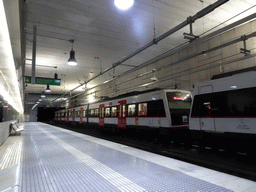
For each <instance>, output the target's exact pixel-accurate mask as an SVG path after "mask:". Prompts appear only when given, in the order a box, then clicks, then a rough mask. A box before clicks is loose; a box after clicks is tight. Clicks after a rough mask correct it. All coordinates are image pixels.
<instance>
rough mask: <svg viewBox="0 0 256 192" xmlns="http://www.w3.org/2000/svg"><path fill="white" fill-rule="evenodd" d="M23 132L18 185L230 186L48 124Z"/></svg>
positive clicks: (32, 188) (162, 188)
mask: <svg viewBox="0 0 256 192" xmlns="http://www.w3.org/2000/svg"><path fill="white" fill-rule="evenodd" d="M39 125H40V126H39ZM37 126H39V128H38V127H37ZM42 130H43V131H42ZM23 134H24V158H23V171H22V185H21V191H142V190H143V191H193V192H194V191H218V192H219V191H223V192H226V191H227V192H228V191H230V190H227V189H225V188H222V187H219V186H217V185H214V184H211V183H208V182H205V181H202V180H200V179H197V178H194V177H191V176H187V175H185V174H183V173H180V172H178V171H175V170H172V169H168V168H165V167H163V166H159V165H156V164H153V163H150V162H148V161H145V160H143V159H140V158H136V157H133V156H131V155H128V154H125V153H122V152H119V151H116V150H113V149H110V148H107V147H105V146H102V145H99V144H95V143H94V142H91V141H88V140H85V139H83V138H80V137H76V136H74V135H71V134H69V133H67V132H63V131H60V130H59V129H55V128H53V127H50V126H47V125H42V124H28V126H26V129H25V131H24V132H23ZM56 141H58V142H56ZM60 143H62V145H63V146H62V145H60ZM76 150H78V151H79V152H78V151H76ZM72 151H73V152H72ZM83 154H86V155H87V158H85V159H82V158H84V156H83ZM91 159H93V161H92V162H90V160H91ZM85 162H86V163H85ZM95 162H97V163H96V164H95ZM93 166H96V167H93ZM106 167H107V168H106ZM94 168H95V169H94ZM97 170H98V172H97ZM103 175H105V176H103ZM120 177H122V178H123V179H121V180H118V179H117V180H116V178H120ZM110 180H112V181H111V182H110ZM115 182H117V184H116V183H115ZM120 182H123V183H120ZM129 184H134V185H133V186H136V187H138V188H136V187H135V188H132V187H130V186H129ZM117 186H122V187H119V188H117ZM144 189H145V190H144Z"/></svg>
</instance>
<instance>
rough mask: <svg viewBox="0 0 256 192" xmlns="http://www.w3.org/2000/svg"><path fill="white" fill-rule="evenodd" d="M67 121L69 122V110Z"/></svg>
mask: <svg viewBox="0 0 256 192" xmlns="http://www.w3.org/2000/svg"><path fill="white" fill-rule="evenodd" d="M67 122H69V110H68V111H67Z"/></svg>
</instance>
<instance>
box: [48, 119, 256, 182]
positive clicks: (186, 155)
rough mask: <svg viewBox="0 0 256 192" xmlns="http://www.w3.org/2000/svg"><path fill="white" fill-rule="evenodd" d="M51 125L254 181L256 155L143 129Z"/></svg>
mask: <svg viewBox="0 0 256 192" xmlns="http://www.w3.org/2000/svg"><path fill="white" fill-rule="evenodd" d="M51 124H52V125H55V126H58V127H62V128H65V129H69V130H72V131H76V132H79V133H83V134H88V135H91V136H94V137H98V138H101V139H105V140H109V141H113V142H116V143H120V144H123V145H127V146H130V147H134V148H138V149H141V150H145V151H149V152H152V153H155V154H159V155H163V156H166V157H170V158H175V159H178V160H181V161H185V162H188V163H192V164H195V165H199V166H203V167H206V168H209V169H213V170H216V171H220V172H224V173H228V174H231V175H234V176H238V177H242V178H245V179H249V180H252V181H256V157H255V156H250V155H248V154H246V153H242V152H238V151H227V150H224V149H214V148H212V147H210V146H204V147H199V145H198V144H196V143H194V144H192V145H190V146H187V145H185V144H184V143H182V142H174V141H167V140H166V139H164V140H163V138H162V137H160V136H159V135H157V134H155V133H154V132H152V133H151V134H150V133H148V132H145V131H133V130H130V131H128V130H125V131H123V132H122V131H121V132H120V133H113V132H109V131H106V130H102V128H98V127H97V126H90V127H85V126H80V127H78V126H75V125H73V126H67V125H64V124H56V123H54V124H53V123H51Z"/></svg>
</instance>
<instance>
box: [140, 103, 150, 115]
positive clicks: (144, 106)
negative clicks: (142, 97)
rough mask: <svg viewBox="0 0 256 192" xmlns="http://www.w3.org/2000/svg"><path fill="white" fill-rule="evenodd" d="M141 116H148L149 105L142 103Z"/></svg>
mask: <svg viewBox="0 0 256 192" xmlns="http://www.w3.org/2000/svg"><path fill="white" fill-rule="evenodd" d="M138 110H139V114H138V115H139V116H146V115H147V110H148V109H147V103H140V104H139V108H138Z"/></svg>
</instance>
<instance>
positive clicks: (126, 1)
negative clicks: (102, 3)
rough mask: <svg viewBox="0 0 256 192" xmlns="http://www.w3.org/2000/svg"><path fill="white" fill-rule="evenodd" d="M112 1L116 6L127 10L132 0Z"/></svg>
mask: <svg viewBox="0 0 256 192" xmlns="http://www.w3.org/2000/svg"><path fill="white" fill-rule="evenodd" d="M114 3H115V5H116V7H117V8H119V9H121V10H127V9H129V8H131V7H132V5H133V3H134V0H115V1H114Z"/></svg>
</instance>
